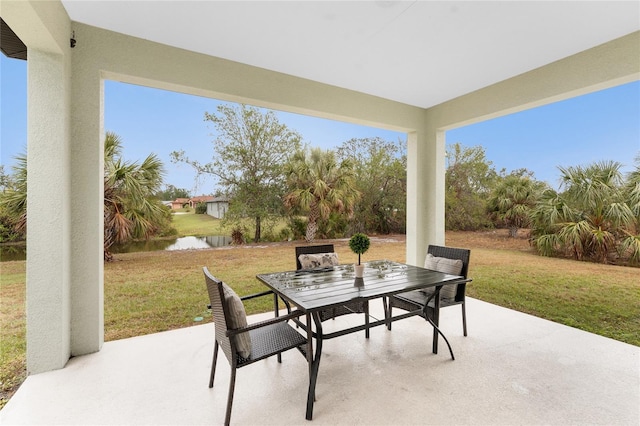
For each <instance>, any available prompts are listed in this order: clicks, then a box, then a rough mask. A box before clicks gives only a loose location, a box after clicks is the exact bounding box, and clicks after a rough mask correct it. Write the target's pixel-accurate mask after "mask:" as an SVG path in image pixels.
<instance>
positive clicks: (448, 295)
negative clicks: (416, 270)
mask: <svg viewBox="0 0 640 426" xmlns="http://www.w3.org/2000/svg"><path fill="white" fill-rule="evenodd" d="M429 255H431V256H434V257H435V258H446V259H453V260H461V261H462V267H461V269H460V273H459V274H456V275H462V276H463V277H464V278H467V273H468V271H469V257H470V256H471V251H470V250H468V249H461V248H452V247H442V246H435V245H430V246H429V248H428V249H427V259H425V267H428V265H427V261H428V260H429V259H431V258H430V257H429ZM431 269H434V268H431ZM447 269H448V268H447V267H446V266H445V267H444V270H440V272H448V273H451V271H450V270H447ZM436 270H438V269H436ZM434 291H435V290H433V289H430V290H427V291H424V290H414V291H409V292H406V293H400V294H396V295H394V296H391V297H390V298H389V302H388V313H387V315H388V318H391V312H392V309H393V308H394V307H395V308H400V309H404V310H406V311H413V310H416V309H420V308H422V309H423V312H426V313H427V315H429V317H430V318H431V320H432V321H433V322H434V323H435V324H436V325H439V314H440V313H439V312H435V301H434V300H433V299H432V300H431V301H429V305H428V306H427V309H424V306H425V303H426V302H427V299H428V298H429V296H431V295H433V292H434ZM465 291H466V283H462V284H457V285H453V284H450V285H448V286H443V287H442V289H441V290H440V307H441V308H445V307H448V306H454V305H462V330H463V333H464V335H465V336H466V335H467V312H466V309H465ZM387 328H388V329H389V330H391V321H388V322H387Z"/></svg>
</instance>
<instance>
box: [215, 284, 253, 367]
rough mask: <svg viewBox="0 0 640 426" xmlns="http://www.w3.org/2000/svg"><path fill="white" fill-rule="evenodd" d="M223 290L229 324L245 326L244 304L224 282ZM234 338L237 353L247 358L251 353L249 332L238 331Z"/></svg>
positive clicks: (245, 313)
mask: <svg viewBox="0 0 640 426" xmlns="http://www.w3.org/2000/svg"><path fill="white" fill-rule="evenodd" d="M222 289H223V292H224V300H225V302H226V304H227V307H228V308H229V323H230V324H229V326H230V327H231V328H234V329H236V328H241V327H246V326H247V312H246V311H245V310H244V304H243V303H242V300H240V297H239V296H238V295H237V294H236V292H235V291H233V290H232V289H231V287H229V286H228V285H226V284H225V283H222ZM234 337H235V339H236V347H237V348H238V355H240V356H241V357H243V358H249V355H251V336H250V335H249V332H246V333H240V334H237V335H235V336H234Z"/></svg>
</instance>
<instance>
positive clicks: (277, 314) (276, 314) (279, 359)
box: [273, 292, 282, 362]
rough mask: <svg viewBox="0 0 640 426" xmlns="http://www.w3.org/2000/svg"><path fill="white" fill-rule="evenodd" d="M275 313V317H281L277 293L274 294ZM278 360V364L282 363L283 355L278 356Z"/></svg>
mask: <svg viewBox="0 0 640 426" xmlns="http://www.w3.org/2000/svg"><path fill="white" fill-rule="evenodd" d="M273 311H274V316H276V317H279V316H280V307H279V306H278V295H277V294H276V293H275V292H274V293H273ZM277 359H278V362H282V354H281V353H279V354H278V355H277Z"/></svg>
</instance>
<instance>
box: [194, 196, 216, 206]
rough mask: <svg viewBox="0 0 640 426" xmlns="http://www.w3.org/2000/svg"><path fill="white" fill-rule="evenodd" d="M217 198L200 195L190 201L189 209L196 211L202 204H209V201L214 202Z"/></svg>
mask: <svg viewBox="0 0 640 426" xmlns="http://www.w3.org/2000/svg"><path fill="white" fill-rule="evenodd" d="M215 198H216V197H213V196H211V195H199V196H197V197H191V198H190V199H189V207H191V208H192V209H195V208H196V206H197V205H198V204H200V203H208V202H209V201H213V200H214V199H215Z"/></svg>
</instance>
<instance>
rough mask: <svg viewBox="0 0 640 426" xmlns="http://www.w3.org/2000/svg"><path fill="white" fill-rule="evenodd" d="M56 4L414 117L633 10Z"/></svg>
mask: <svg viewBox="0 0 640 426" xmlns="http://www.w3.org/2000/svg"><path fill="white" fill-rule="evenodd" d="M62 4H63V5H64V7H65V8H66V10H67V12H68V14H69V16H70V18H71V20H73V21H77V22H81V23H85V24H88V25H92V26H96V27H100V28H104V29H108V30H112V31H115V32H119V33H124V34H128V35H131V36H135V37H139V38H143V39H147V40H151V41H155V42H158V43H163V44H167V45H171V46H174V47H179V48H183V49H187V50H191V51H195V52H199V53H204V54H207V55H211V56H216V57H220V58H224V59H229V60H233V61H237V62H241V63H245V64H249V65H253V66H256V67H261V68H265V69H269V70H272V71H278V72H282V73H285V74H289V75H293V76H297V77H302V78H306V79H310V80H314V81H318V82H322V83H327V84H331V85H334V86H338V87H342V88H347V89H351V90H355V91H358V92H362V93H366V94H370V95H375V96H379V97H382V98H386V99H391V100H395V101H398V102H402V103H406V104H409V105H413V106H418V107H423V108H428V107H431V106H434V105H437V104H440V103H442V102H445V101H447V100H450V99H453V98H456V97H458V96H461V95H464V94H466V93H470V92H473V91H475V90H478V89H481V88H483V87H486V86H489V85H491V84H494V83H497V82H499V81H502V80H505V79H507V78H510V77H513V76H515V75H519V74H522V73H524V72H527V71H530V70H532V69H535V68H538V67H541V66H544V65H546V64H549V63H551V62H554V61H557V60H560V59H562V58H564V57H567V56H570V55H573V54H576V53H578V52H581V51H583V50H586V49H589V48H591V47H594V46H597V45H599V44H602V43H605V42H607V41H610V40H613V39H615V38H618V37H621V36H624V35H626V34H629V33H632V32H635V31H638V30H639V29H640V18H639V16H640V3H638V2H637V1H622V2H614V1H596V2H593V1H590V2H582V1H566V2H484V1H482V2H457V1H455V2H454V1H447V2H444V1H442V2H436V1H428V2H418V1H406V2H405V1H370V2H324V1H317V2H307V1H304V2H302V1H299V2H246V1H235V2H230V1H224V2H222V1H144V2H133V1H91V2H88V1H86V2H81V1H71V0H62ZM78 43H82V40H78Z"/></svg>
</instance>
